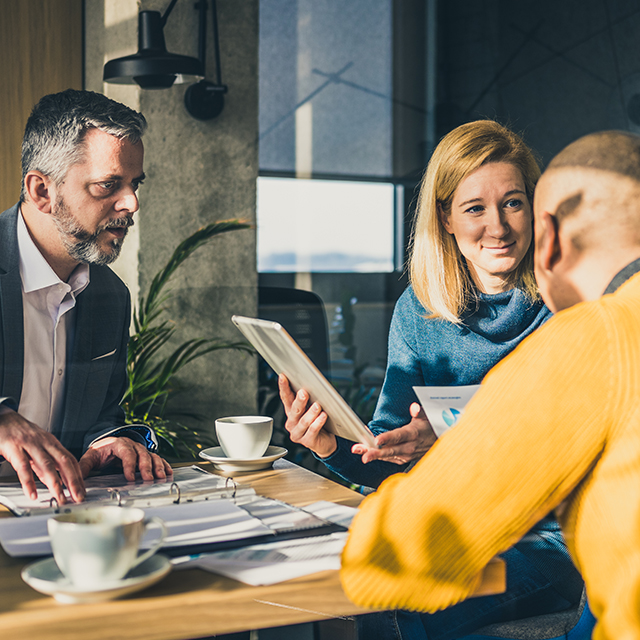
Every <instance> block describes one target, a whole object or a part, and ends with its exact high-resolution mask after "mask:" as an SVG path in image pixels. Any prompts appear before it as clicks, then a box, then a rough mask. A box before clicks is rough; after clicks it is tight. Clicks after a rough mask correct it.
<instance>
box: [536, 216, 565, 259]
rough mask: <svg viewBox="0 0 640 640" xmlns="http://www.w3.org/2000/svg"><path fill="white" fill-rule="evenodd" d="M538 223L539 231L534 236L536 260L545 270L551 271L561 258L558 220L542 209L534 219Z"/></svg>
mask: <svg viewBox="0 0 640 640" xmlns="http://www.w3.org/2000/svg"><path fill="white" fill-rule="evenodd" d="M538 224H539V225H540V231H539V233H538V234H537V237H536V245H537V246H536V251H537V253H538V256H539V258H538V262H539V265H540V266H541V267H542V268H543V269H544V270H545V271H553V269H554V267H555V266H556V265H557V264H558V262H560V260H561V259H562V245H561V243H560V236H559V227H558V220H557V218H556V217H555V216H554V215H552V214H550V213H549V212H547V211H543V212H542V213H541V214H540V216H539V218H538V220H536V225H538Z"/></svg>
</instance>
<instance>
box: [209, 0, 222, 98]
mask: <svg viewBox="0 0 640 640" xmlns="http://www.w3.org/2000/svg"><path fill="white" fill-rule="evenodd" d="M211 4H212V5H213V11H212V13H211V15H212V18H213V46H214V49H215V54H216V81H217V83H218V85H222V70H221V65H220V41H219V40H218V7H217V4H216V0H211Z"/></svg>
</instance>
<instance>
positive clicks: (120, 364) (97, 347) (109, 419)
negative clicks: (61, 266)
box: [55, 265, 157, 457]
mask: <svg viewBox="0 0 640 640" xmlns="http://www.w3.org/2000/svg"><path fill="white" fill-rule="evenodd" d="M90 278H91V279H90V284H89V286H88V287H87V288H86V289H85V290H84V291H83V292H82V293H81V294H80V295H79V296H78V299H77V303H76V321H75V336H74V341H73V351H72V355H71V358H70V360H69V365H68V368H67V376H68V377H67V381H66V392H65V393H66V395H65V410H64V419H63V421H62V425H61V428H60V433H59V434H57V433H56V434H55V435H56V436H58V438H59V439H60V442H61V443H62V445H63V446H65V447H66V448H67V449H69V451H71V452H72V453H73V454H74V455H75V456H76V457H80V456H81V455H82V454H83V453H84V452H85V451H86V450H87V448H88V447H89V445H90V444H91V443H92V442H94V441H95V440H96V439H99V438H100V437H103V436H105V435H127V436H129V437H133V438H134V439H139V440H141V441H143V442H145V444H146V445H147V447H148V448H149V449H151V450H154V449H155V448H156V446H157V445H156V441H155V436H153V433H152V431H151V430H150V429H149V428H148V427H141V428H137V430H135V431H132V430H131V427H128V426H127V427H124V411H123V410H122V408H121V406H120V402H121V401H122V397H123V396H124V393H125V391H126V389H127V384H128V382H127V342H128V340H129V323H130V321H131V298H130V295H129V290H128V289H127V288H126V286H125V285H124V283H122V281H121V280H120V279H119V278H118V277H117V276H116V275H115V274H114V273H113V272H112V271H111V270H110V269H109V268H108V267H96V266H94V265H92V266H91V272H90Z"/></svg>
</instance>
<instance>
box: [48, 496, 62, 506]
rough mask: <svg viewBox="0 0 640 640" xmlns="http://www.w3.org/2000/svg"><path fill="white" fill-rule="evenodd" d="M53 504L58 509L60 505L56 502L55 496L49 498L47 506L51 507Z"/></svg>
mask: <svg viewBox="0 0 640 640" xmlns="http://www.w3.org/2000/svg"><path fill="white" fill-rule="evenodd" d="M54 505H55V508H56V509H58V508H59V507H60V505H59V504H58V501H57V499H56V498H55V497H53V498H51V499H50V500H49V507H51V508H52V509H53V508H54Z"/></svg>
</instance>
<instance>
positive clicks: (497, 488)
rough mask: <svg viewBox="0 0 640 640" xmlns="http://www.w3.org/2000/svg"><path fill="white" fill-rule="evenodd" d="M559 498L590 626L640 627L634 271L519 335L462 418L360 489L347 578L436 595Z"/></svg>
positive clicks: (370, 600)
mask: <svg viewBox="0 0 640 640" xmlns="http://www.w3.org/2000/svg"><path fill="white" fill-rule="evenodd" d="M565 499H566V502H563V501H564V500H565ZM561 502H562V505H561V504H560V503H561ZM559 505H560V508H559V509H558V512H560V513H559V517H560V523H561V525H562V528H563V530H564V533H565V536H566V539H567V544H568V546H569V549H570V551H571V554H572V557H573V559H574V562H575V563H576V565H577V566H578V568H579V569H580V570H581V572H582V574H583V576H584V578H585V582H586V585H587V594H588V597H589V604H590V606H591V609H592V611H593V613H594V615H595V616H596V618H598V624H597V626H596V630H595V633H594V636H593V637H594V638H595V639H597V640H604V639H608V640H627V639H631V638H640V274H637V275H635V276H633V277H632V278H631V279H630V280H629V281H628V282H626V283H625V284H624V285H623V286H622V287H620V289H619V290H618V291H617V292H616V293H615V294H613V295H607V296H604V297H603V298H601V299H599V300H597V301H593V302H586V303H582V304H579V305H576V306H574V307H572V308H570V309H567V310H566V311H563V312H560V313H558V314H557V315H556V316H555V317H554V318H552V319H551V320H550V321H549V322H547V324H546V325H544V326H543V327H542V328H541V329H539V330H538V331H536V332H535V333H534V334H533V335H532V336H530V337H529V338H527V339H526V340H525V341H523V342H522V343H521V345H520V346H519V347H518V348H517V349H516V350H515V351H514V352H513V353H512V354H511V355H510V356H508V357H507V358H505V359H504V360H503V361H502V362H501V363H500V364H498V365H497V366H496V367H494V368H493V369H492V370H491V372H489V374H488V375H487V376H486V378H485V380H484V381H483V384H482V387H481V389H480V391H479V392H478V393H477V394H476V395H475V396H474V398H473V400H472V401H471V403H470V404H469V406H468V407H467V409H466V411H465V414H464V416H463V418H462V419H461V421H460V423H459V424H458V425H457V426H456V427H455V428H454V429H452V430H450V431H449V432H447V433H446V434H445V435H444V436H443V437H442V438H441V439H440V440H439V441H438V443H437V444H436V445H435V446H434V447H433V449H432V450H431V451H430V452H429V453H428V454H427V455H426V456H425V457H424V458H423V459H422V460H421V461H420V463H418V464H417V465H416V467H415V468H414V469H413V470H412V471H411V472H410V473H408V474H397V475H395V476H392V477H391V478H389V479H388V480H387V481H386V482H384V483H383V484H382V486H381V488H380V489H379V490H378V492H377V493H375V494H373V495H371V496H370V497H369V498H367V499H366V500H365V501H364V502H363V504H362V507H361V509H360V513H359V514H358V516H357V517H356V519H355V522H354V524H353V526H352V531H351V535H350V537H349V541H348V543H347V546H346V548H345V550H344V554H343V559H342V573H341V576H342V582H343V586H344V588H345V591H346V593H347V594H348V595H349V597H350V598H351V599H352V600H353V601H354V602H356V603H358V604H360V605H363V606H369V607H376V608H386V609H390V608H393V609H412V610H421V611H431V612H432V611H436V610H438V609H442V608H445V607H447V606H450V605H452V604H455V603H456V602H459V601H460V600H463V599H464V598H465V597H467V596H468V595H469V594H470V593H471V592H472V591H473V589H474V586H475V585H476V584H477V583H478V581H479V579H480V572H481V571H482V569H483V567H484V566H485V565H486V564H487V562H488V561H489V560H490V559H491V558H492V557H494V556H495V555H496V554H498V553H500V552H502V551H504V550H505V549H507V548H508V547H509V546H511V545H512V544H513V543H514V542H516V541H517V540H518V539H519V538H520V537H522V536H523V535H524V534H525V533H526V532H527V531H528V530H529V529H530V528H531V527H532V526H533V525H534V524H535V523H536V522H537V521H538V520H539V519H540V518H542V517H543V516H544V515H545V514H547V513H548V512H549V511H550V510H552V509H554V508H555V507H558V506H559Z"/></svg>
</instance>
